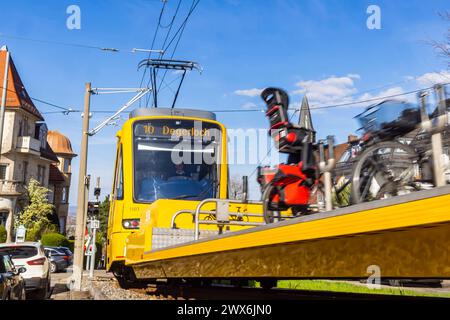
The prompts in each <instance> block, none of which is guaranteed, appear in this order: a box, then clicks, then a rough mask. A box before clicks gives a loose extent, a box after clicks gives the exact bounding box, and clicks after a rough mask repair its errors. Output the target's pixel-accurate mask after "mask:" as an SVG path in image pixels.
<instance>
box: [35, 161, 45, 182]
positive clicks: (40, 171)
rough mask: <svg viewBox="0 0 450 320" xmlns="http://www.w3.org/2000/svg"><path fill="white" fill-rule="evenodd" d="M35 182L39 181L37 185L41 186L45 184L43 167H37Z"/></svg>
mask: <svg viewBox="0 0 450 320" xmlns="http://www.w3.org/2000/svg"><path fill="white" fill-rule="evenodd" d="M37 180H38V181H39V183H40V184H41V185H44V184H45V167H44V166H39V165H38V176H37Z"/></svg>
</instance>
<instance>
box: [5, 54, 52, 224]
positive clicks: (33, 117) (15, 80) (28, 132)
mask: <svg viewBox="0 0 450 320" xmlns="http://www.w3.org/2000/svg"><path fill="white" fill-rule="evenodd" d="M7 50H8V49H7V48H6V46H5V47H2V48H1V49H0V86H2V85H3V80H4V75H5V66H6V52H7ZM1 89H2V88H0V99H1V92H2V90H1ZM47 133H48V129H47V126H46V124H45V123H44V118H43V116H42V114H41V113H40V112H39V110H38V109H37V108H36V106H35V105H34V103H33V101H32V99H31V98H30V96H29V95H28V93H27V90H26V89H25V87H24V85H23V83H22V80H21V79H20V76H19V73H18V72H17V69H16V67H15V64H14V61H13V59H12V58H10V61H9V68H8V82H7V91H6V107H5V117H4V127H3V139H2V141H1V153H0V155H1V156H0V223H1V224H4V225H6V228H7V230H10V229H9V228H11V230H12V227H11V226H12V224H13V218H14V214H15V213H16V212H17V211H18V210H20V208H19V207H18V204H19V203H18V199H19V198H20V197H21V196H22V195H23V193H24V191H25V189H24V186H25V185H27V183H28V182H29V181H30V179H31V178H34V179H36V180H38V181H39V182H40V183H41V185H42V186H45V187H48V178H49V173H50V164H52V163H57V162H58V158H57V157H56V155H55V154H54V153H53V151H52V150H51V148H50V147H49V145H48V143H47Z"/></svg>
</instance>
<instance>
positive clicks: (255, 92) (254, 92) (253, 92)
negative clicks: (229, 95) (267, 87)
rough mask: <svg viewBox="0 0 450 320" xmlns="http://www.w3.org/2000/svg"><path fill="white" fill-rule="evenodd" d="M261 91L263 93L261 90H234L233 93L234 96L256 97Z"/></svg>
mask: <svg viewBox="0 0 450 320" xmlns="http://www.w3.org/2000/svg"><path fill="white" fill-rule="evenodd" d="M262 91H263V89H257V88H253V89H245V90H236V91H235V92H234V94H236V95H238V96H246V97H256V96H259V95H260V94H261V92H262Z"/></svg>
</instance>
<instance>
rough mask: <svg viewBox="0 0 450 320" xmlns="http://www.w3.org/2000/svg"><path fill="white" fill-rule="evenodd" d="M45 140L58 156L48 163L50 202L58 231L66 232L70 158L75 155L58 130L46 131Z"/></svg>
mask: <svg viewBox="0 0 450 320" xmlns="http://www.w3.org/2000/svg"><path fill="white" fill-rule="evenodd" d="M47 141H48V143H49V145H50V147H51V149H52V150H53V152H54V153H55V154H56V156H57V157H58V162H56V163H52V164H51V165H50V177H49V189H50V191H51V193H50V202H52V203H53V204H54V205H55V211H56V214H57V215H58V220H59V227H60V232H62V233H66V226H67V215H68V213H69V189H70V182H71V177H72V158H74V157H76V156H77V155H76V154H75V153H74V152H73V150H72V144H71V143H70V140H69V138H67V137H66V136H65V135H63V134H62V133H60V132H59V131H48V134H47Z"/></svg>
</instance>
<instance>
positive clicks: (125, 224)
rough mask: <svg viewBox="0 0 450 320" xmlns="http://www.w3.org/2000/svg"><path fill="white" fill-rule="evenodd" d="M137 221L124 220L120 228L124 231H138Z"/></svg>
mask: <svg viewBox="0 0 450 320" xmlns="http://www.w3.org/2000/svg"><path fill="white" fill-rule="evenodd" d="M139 224H140V223H139V219H125V220H122V226H123V227H124V228H125V229H139Z"/></svg>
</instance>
